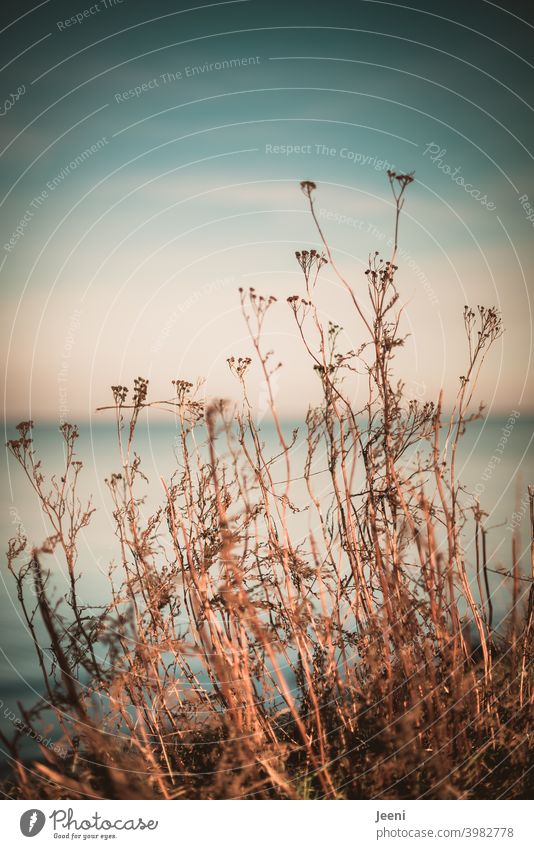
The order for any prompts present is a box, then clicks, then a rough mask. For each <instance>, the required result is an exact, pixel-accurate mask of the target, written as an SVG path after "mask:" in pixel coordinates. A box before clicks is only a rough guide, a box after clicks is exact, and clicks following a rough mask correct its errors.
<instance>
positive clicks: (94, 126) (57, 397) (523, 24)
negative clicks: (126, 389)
mask: <svg viewBox="0 0 534 849" xmlns="http://www.w3.org/2000/svg"><path fill="white" fill-rule="evenodd" d="M35 5H37V4H35ZM30 8H31V7H30V6H29V5H28V6H24V4H22V5H17V11H14V10H13V9H11V11H10V12H9V14H8V15H7V17H5V20H4V21H3V23H2V27H3V31H2V32H1V33H0V38H1V39H2V47H3V49H2V56H3V59H4V68H3V69H2V71H1V73H0V80H1V81H2V92H3V94H2V96H1V97H0V101H2V100H3V102H4V110H2V111H3V112H4V111H5V114H2V117H1V118H0V122H1V123H0V126H1V128H2V130H3V132H2V143H1V156H0V159H1V162H2V165H3V167H2V171H1V179H2V184H1V190H0V194H1V201H0V203H1V205H2V207H3V208H2V241H1V246H0V263H1V266H0V267H1V271H0V275H1V280H2V292H3V301H4V303H3V311H2V324H3V327H2V339H3V341H2V346H3V351H2V353H3V361H4V362H5V364H6V365H5V369H4V371H3V381H4V385H5V389H4V415H5V416H6V417H8V418H15V417H27V416H30V415H31V416H32V417H33V418H35V419H38V418H42V419H51V420H54V419H56V418H57V417H58V416H59V415H62V416H66V417H67V418H69V417H70V418H77V419H84V418H90V417H92V416H93V415H94V409H95V407H96V406H97V405H98V404H100V403H102V402H103V401H105V400H106V399H107V397H108V386H109V384H111V383H119V382H120V383H126V384H131V383H132V381H133V377H135V376H136V375H137V374H143V375H146V376H148V377H149V378H150V379H151V382H152V385H153V387H154V389H153V391H154V394H155V395H161V393H165V392H166V391H167V389H166V387H168V386H169V385H170V381H171V380H172V379H173V378H175V377H184V378H187V379H192V380H196V379H197V378H200V377H205V378H206V392H207V393H208V394H217V395H231V394H232V392H235V387H234V385H233V382H232V380H231V379H230V377H229V375H228V373H227V367H226V358H227V357H228V356H230V355H232V354H234V355H240V354H246V353H248V352H249V347H250V346H249V343H248V340H247V337H246V332H245V327H244V324H243V321H242V318H241V315H240V312H239V301H238V296H237V289H238V287H239V286H245V287H246V286H248V285H253V286H255V287H256V289H258V290H261V291H264V292H266V293H267V294H274V295H276V296H277V297H278V298H279V301H280V303H279V304H278V305H277V307H276V309H275V310H273V312H272V314H271V316H270V321H269V322H268V324H267V327H266V334H267V343H268V345H270V346H272V347H273V348H274V349H275V350H276V353H277V356H278V357H279V359H281V360H282V361H283V363H284V368H283V369H282V370H281V372H280V376H279V378H278V386H277V400H278V404H279V407H280V409H281V411H282V412H283V413H284V414H285V415H288V416H295V415H299V414H300V413H301V412H302V410H303V408H304V406H305V404H306V403H307V401H308V400H309V399H311V398H313V397H314V393H315V392H316V389H317V387H316V383H315V379H314V374H313V371H312V370H311V369H310V368H309V367H308V366H307V364H306V360H305V359H304V358H303V357H302V352H301V350H300V347H299V345H298V340H297V338H296V334H295V329H294V326H293V324H292V321H291V318H290V315H289V311H288V310H287V309H286V308H285V306H286V305H285V297H287V295H290V294H293V293H294V292H298V291H299V287H300V278H299V274H298V267H297V266H296V264H295V260H294V251H295V250H296V249H298V248H301V247H304V246H313V245H317V234H316V233H315V231H314V228H313V223H312V222H311V220H310V217H309V214H308V213H307V211H306V205H305V202H304V198H303V196H302V194H301V193H300V192H299V187H298V183H299V181H300V180H302V179H313V180H314V181H315V182H316V183H317V184H318V193H317V207H318V210H319V211H320V214H321V216H322V220H324V222H325V227H326V231H327V233H328V237H329V240H330V242H331V246H332V248H333V249H334V251H335V252H336V255H337V256H338V259H339V262H340V265H341V266H342V268H343V270H344V271H345V273H346V274H347V276H348V277H349V278H350V279H351V280H352V281H354V286H356V287H357V286H363V285H364V283H363V271H364V269H365V264H366V258H367V255H368V253H369V251H372V250H375V249H378V250H386V249H387V240H388V238H389V237H390V236H391V233H392V225H393V217H392V206H391V198H390V195H389V189H388V186H387V180H386V175H385V169H386V167H387V163H389V164H391V165H393V166H394V167H395V168H397V169H400V170H408V171H412V170H414V171H415V172H416V181H415V183H414V185H413V186H411V187H410V192H409V196H408V199H407V203H406V208H405V215H404V217H403V220H402V224H401V249H402V253H401V256H400V261H399V265H400V270H399V287H400V292H401V297H402V300H403V302H404V303H405V304H406V307H405V321H406V324H405V327H406V330H407V331H408V332H410V334H411V336H410V340H409V343H408V345H407V347H406V349H405V350H404V351H403V353H402V356H400V357H399V360H398V368H399V376H404V377H405V378H406V379H407V383H408V386H409V387H411V390H412V391H413V394H414V395H415V396H417V397H421V398H423V397H424V398H433V397H435V394H436V392H437V391H438V390H439V388H441V387H442V386H443V387H444V388H445V391H446V395H447V397H448V398H452V396H453V394H454V392H455V390H456V387H457V385H458V377H459V375H460V374H462V373H463V371H464V363H465V345H464V341H463V335H462V318H461V313H462V309H463V305H464V304H465V303H470V304H474V305H476V304H478V303H484V304H487V305H498V306H499V307H500V308H501V309H502V312H503V319H504V325H505V328H506V333H505V335H504V337H503V338H502V340H501V341H500V342H499V343H498V345H497V346H496V348H495V350H494V351H493V352H492V355H491V358H490V360H489V361H488V364H487V369H486V372H485V376H484V377H483V379H482V382H481V385H480V391H479V395H480V398H484V399H485V400H486V401H487V403H488V407H489V409H490V410H491V411H494V412H499V413H507V412H508V411H509V410H511V409H521V411H528V410H529V409H531V406H530V407H529V404H530V405H531V400H530V399H531V398H532V369H531V359H530V358H531V348H532V309H531V302H530V295H529V292H531V291H532V287H531V282H532V272H531V268H532V235H533V232H532V221H529V220H528V218H529V207H528V204H529V203H530V204H532V207H534V180H533V173H534V172H533V168H532V163H533V154H532V150H531V147H532V145H531V140H532V137H533V134H532V130H533V120H532V114H533V113H532V105H531V92H532V90H534V89H533V86H532V82H533V64H532V62H533V56H532V50H531V43H532V33H533V27H532V23H531V22H528V21H524V20H522V19H521V18H522V17H523V16H524V12H522V10H521V5H520V4H517V5H514V4H513V3H512V4H507V6H506V10H505V9H504V8H499V6H498V5H497V4H495V3H489V2H484V0H476V2H473V3H471V4H465V3H457V2H452V3H449V4H447V7H446V9H445V7H443V4H441V3H437V2H430V3H423V2H419V3H411V4H410V5H408V4H406V5H399V4H393V3H385V2H354V3H352V4H350V5H348V4H345V3H341V2H331V3H328V4H314V3H302V2H297V3H292V4H288V3H281V2H268V3H267V2H258V0H250V1H248V0H246V1H245V2H232V3H222V4H216V3H214V4H201V3H199V4H198V5H196V6H195V7H194V8H193V3H191V5H190V6H187V5H186V4H185V3H180V4H178V5H177V4H176V3H170V2H168V3H165V2H157V3H152V4H150V6H148V5H147V4H145V3H135V2H129V0H123V2H122V3H119V2H116V3H115V4H113V3H112V2H111V0H105V2H104V0H99V2H98V3H93V4H91V3H84V0H80V2H74V3H73V2H70V3H61V2H54V0H49V2H45V3H42V4H41V5H40V6H38V7H37V8H35V9H34V10H33V11H31V12H29V13H28V14H24V12H25V11H27V10H29V9H30ZM3 14H4V15H6V12H5V11H4V13H3ZM17 15H19V16H20V15H23V17H20V18H19V19H18V20H16V18H17ZM76 16H78V18H76ZM69 19H73V20H71V23H70V24H67V23H66V22H67V21H68V20H69ZM6 63H7V64H6ZM195 69H196V70H195ZM202 69H203V70H202ZM127 92H133V93H130V94H127ZM460 177H461V178H462V180H463V184H462V182H461V180H460V179H459V178H460ZM466 184H467V185H466ZM50 185H51V186H52V188H50ZM467 187H468V188H469V190H468V191H467V190H466V189H467ZM531 217H534V216H531ZM17 228H18V229H17ZM10 240H11V241H10ZM318 297H319V302H320V306H321V309H322V312H323V315H324V317H325V318H332V320H335V321H337V322H338V323H340V324H342V325H343V326H344V329H345V338H346V342H347V344H349V345H350V346H354V347H357V345H358V344H359V342H360V341H361V340H362V328H361V326H359V325H358V322H357V321H356V317H353V316H352V315H351V314H350V312H349V310H348V304H347V300H346V296H345V295H344V293H343V292H342V290H341V288H340V286H339V284H338V282H337V281H336V279H335V277H334V276H333V275H332V273H331V271H330V270H329V269H328V268H327V269H326V270H325V275H324V279H323V283H322V289H321V291H320V293H319V296H318ZM258 381H259V378H258ZM356 391H358V390H357V389H356ZM261 393H262V388H261V384H260V382H258V385H257V397H258V398H261Z"/></svg>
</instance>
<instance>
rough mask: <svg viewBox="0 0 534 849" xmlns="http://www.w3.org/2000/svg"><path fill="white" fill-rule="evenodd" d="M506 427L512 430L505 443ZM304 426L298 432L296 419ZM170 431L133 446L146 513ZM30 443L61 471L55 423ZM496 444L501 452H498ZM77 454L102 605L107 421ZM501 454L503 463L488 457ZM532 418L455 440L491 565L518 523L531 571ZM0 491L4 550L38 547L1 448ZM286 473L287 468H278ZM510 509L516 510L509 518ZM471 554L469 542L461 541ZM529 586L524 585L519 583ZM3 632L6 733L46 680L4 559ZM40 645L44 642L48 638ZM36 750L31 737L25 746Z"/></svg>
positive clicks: (157, 493)
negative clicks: (479, 510) (13, 544)
mask: <svg viewBox="0 0 534 849" xmlns="http://www.w3.org/2000/svg"><path fill="white" fill-rule="evenodd" d="M297 426H298V423H295V422H286V423H285V424H284V429H285V431H286V432H287V433H288V434H289V433H290V432H291V430H292V429H293V428H294V427H297ZM503 428H505V429H507V432H508V434H509V435H508V436H507V437H506V442H505V443H504V444H503V442H502V437H503V435H504V434H503ZM301 432H302V433H304V428H303V427H302V425H301ZM5 435H6V438H13V437H15V436H16V432H15V428H14V426H13V425H7V426H6V427H5ZM176 435H177V432H176V429H175V427H174V426H173V425H168V424H164V423H156V424H154V423H152V424H151V425H150V426H148V424H147V423H142V424H141V425H140V426H139V428H138V432H137V437H136V450H137V451H138V453H139V454H140V455H141V457H142V459H143V467H142V468H143V470H144V473H145V474H146V475H147V477H148V478H149V480H150V485H149V486H148V487H146V493H147V504H146V511H147V513H149V512H150V508H151V507H153V506H154V505H155V504H156V503H157V502H158V500H160V499H161V497H162V493H163V488H162V485H161V478H162V477H163V478H164V479H165V480H167V481H168V480H169V478H170V476H171V474H172V471H173V470H174V468H175V467H176V462H175V454H176V451H177V440H176ZM262 435H263V438H264V440H265V442H266V444H267V445H268V446H271V445H273V446H274V444H275V434H274V430H273V428H272V427H271V426H269V425H268V424H263V425H262ZM34 439H35V444H36V447H37V450H38V453H39V456H40V457H41V458H42V460H43V468H44V471H45V473H48V472H50V473H53V472H56V473H58V472H60V470H61V466H62V464H63V462H64V460H63V447H62V440H61V436H60V434H59V431H58V429H57V427H56V426H47V425H44V426H41V427H36V429H35V432H34ZM499 443H501V448H502V451H499V452H497V453H496V449H497V448H498V446H499ZM78 454H79V458H80V459H81V460H83V462H84V469H83V472H82V478H81V494H82V495H83V496H85V497H88V496H89V495H91V494H92V496H93V504H94V506H95V507H96V513H95V514H94V517H93V521H92V522H91V525H90V526H89V528H87V529H86V530H85V531H84V533H83V536H82V544H81V546H80V558H79V564H80V571H81V573H82V576H83V577H82V582H81V583H80V589H81V591H82V596H83V599H84V601H86V602H87V603H99V602H102V600H103V599H105V598H107V596H108V578H107V566H108V564H109V562H110V560H111V559H113V558H115V559H116V560H118V559H119V546H118V541H117V539H116V537H115V536H114V527H113V520H112V517H111V498H110V495H109V492H108V490H107V488H106V485H105V483H104V480H105V478H106V477H108V476H109V474H110V473H111V472H112V471H119V470H120V462H119V455H118V452H117V448H116V431H115V429H114V427H113V426H111V425H108V424H103V423H99V424H96V425H94V424H93V425H86V426H81V427H80V438H79V440H78ZM303 455H304V448H303V441H302V440H301V439H299V440H297V444H296V446H295V448H294V449H293V451H292V460H293V468H292V475H295V476H298V475H300V474H301V473H302V472H301V463H302V458H303ZM495 457H498V458H499V462H494V461H492V458H495ZM533 458H534V419H533V418H527V417H523V416H522V417H520V418H519V419H516V420H515V422H514V424H513V427H511V428H510V426H508V428H507V423H506V418H497V417H491V418H488V419H486V420H485V421H478V422H475V423H473V424H471V425H469V427H468V430H467V433H466V434H465V436H464V437H463V440H462V442H461V445H460V450H459V455H458V463H457V471H458V477H459V478H460V479H461V481H462V482H463V484H464V485H465V487H466V490H467V491H469V492H475V491H476V493H477V494H478V495H479V497H480V502H481V506H482V507H483V508H484V509H485V510H486V512H487V513H488V517H487V518H486V520H485V521H486V527H487V528H489V529H490V534H489V555H490V558H491V565H492V567H493V568H497V567H498V566H499V564H502V565H503V566H504V567H505V568H506V569H508V568H509V567H510V561H511V543H512V526H513V525H517V530H518V531H519V532H520V534H521V540H522V544H521V550H522V558H521V562H522V567H523V568H524V569H525V571H526V570H528V542H529V527H528V526H529V517H528V510H527V509H526V498H525V494H526V487H527V484H528V483H534V463H533ZM1 466H2V480H3V481H4V485H3V487H2V495H1V504H0V534H1V538H2V540H3V550H4V551H6V549H7V541H8V539H9V538H10V537H11V536H13V535H14V533H15V531H16V528H17V526H18V525H19V524H20V525H22V527H23V529H24V533H25V534H26V536H27V537H28V538H29V539H30V540H31V541H32V542H33V543H34V544H40V543H41V542H42V541H43V540H44V538H45V537H46V536H47V535H48V534H49V532H50V529H49V528H48V527H47V526H46V524H45V522H44V519H43V517H42V515H41V513H40V511H39V508H38V504H37V499H36V496H35V495H34V494H33V493H32V491H31V488H30V485H29V483H28V481H27V479H25V476H24V474H23V472H22V471H21V469H20V468H19V467H18V466H17V464H16V463H15V461H14V460H13V459H12V458H11V457H8V456H7V452H5V451H4V452H2V459H1ZM279 473H280V475H281V477H283V469H282V467H279ZM292 500H293V501H294V502H295V501H296V502H297V504H299V506H305V505H306V503H307V501H309V498H308V497H307V494H306V491H305V489H304V487H302V485H300V489H299V484H298V483H297V484H295V488H294V490H293V492H292ZM514 511H515V516H514V517H513V514H514ZM309 515H310V514H308V513H306V512H304V513H303V514H299V516H298V517H297V518H296V519H295V521H296V522H297V523H300V524H298V526H297V527H298V532H299V533H302V534H306V532H307V529H308V527H309V519H308V516H309ZM467 553H468V556H469V554H470V553H472V548H470V547H469V545H468V546H467ZM48 561H49V562H47V566H48V567H49V568H50V569H51V571H52V576H53V583H54V586H55V587H56V589H57V592H58V594H61V593H65V592H67V589H68V584H67V580H66V575H65V569H64V566H63V564H62V563H61V562H60V560H59V559H58V560H56V559H55V558H53V557H50V558H48ZM527 586H528V585H527V584H524V585H523V588H526V587H527ZM492 591H493V593H494V602H495V606H496V608H497V610H499V608H500V609H501V610H504V608H505V607H506V604H507V599H508V595H509V586H508V584H507V583H506V582H504V581H503V580H502V578H501V577H500V576H498V575H494V576H492ZM0 595H1V598H0V602H1V610H2V617H1V631H0V673H1V688H0V728H1V729H2V730H3V731H4V733H9V732H10V731H12V728H11V727H10V726H11V723H12V718H13V715H15V716H17V717H18V716H20V710H19V708H18V706H17V702H18V701H20V702H21V703H22V704H23V705H24V706H29V705H31V704H32V703H34V702H35V700H36V699H37V697H38V696H39V695H40V694H41V693H42V680H41V676H40V672H39V668H38V665H37V661H36V656H35V651H34V648H33V645H32V642H31V639H30V637H29V635H28V633H27V628H26V625H25V623H24V621H23V619H22V617H21V613H20V609H19V605H18V601H17V598H16V593H15V585H14V580H13V576H12V575H11V574H10V573H9V571H8V569H7V566H6V558H5V556H4V557H3V559H2V569H1V575H0ZM45 645H46V640H45ZM31 747H32V743H31V741H28V744H27V750H28V751H30V750H31Z"/></svg>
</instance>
